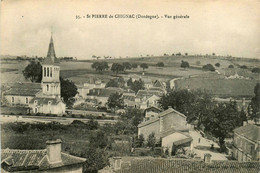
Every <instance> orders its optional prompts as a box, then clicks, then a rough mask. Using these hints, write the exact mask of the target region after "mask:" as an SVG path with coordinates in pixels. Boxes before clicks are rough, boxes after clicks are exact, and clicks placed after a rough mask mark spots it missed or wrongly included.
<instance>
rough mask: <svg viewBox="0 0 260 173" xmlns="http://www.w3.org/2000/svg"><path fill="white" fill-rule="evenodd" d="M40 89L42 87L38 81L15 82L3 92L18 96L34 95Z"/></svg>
mask: <svg viewBox="0 0 260 173" xmlns="http://www.w3.org/2000/svg"><path fill="white" fill-rule="evenodd" d="M41 90H42V89H41V84H40V83H15V84H14V85H12V86H11V87H10V89H9V90H8V91H6V92H5V93H4V94H5V95H18V96H35V95H36V94H37V93H38V92H40V91H41Z"/></svg>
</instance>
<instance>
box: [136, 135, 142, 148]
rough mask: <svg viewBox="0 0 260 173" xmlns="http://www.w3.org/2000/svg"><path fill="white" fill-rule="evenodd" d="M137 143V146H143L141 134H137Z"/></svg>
mask: <svg viewBox="0 0 260 173" xmlns="http://www.w3.org/2000/svg"><path fill="white" fill-rule="evenodd" d="M137 145H138V147H143V146H144V135H143V134H141V135H139V136H138V139H137Z"/></svg>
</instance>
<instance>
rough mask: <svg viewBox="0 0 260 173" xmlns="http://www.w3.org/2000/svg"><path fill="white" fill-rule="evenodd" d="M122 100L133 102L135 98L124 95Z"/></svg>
mask: <svg viewBox="0 0 260 173" xmlns="http://www.w3.org/2000/svg"><path fill="white" fill-rule="evenodd" d="M123 98H124V99H125V100H129V101H135V96H130V95H124V96H123Z"/></svg>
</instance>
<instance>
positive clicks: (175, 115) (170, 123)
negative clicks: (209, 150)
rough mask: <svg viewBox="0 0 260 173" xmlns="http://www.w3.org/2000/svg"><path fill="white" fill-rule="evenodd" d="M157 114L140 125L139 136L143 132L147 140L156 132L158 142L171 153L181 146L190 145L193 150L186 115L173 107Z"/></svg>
mask: <svg viewBox="0 0 260 173" xmlns="http://www.w3.org/2000/svg"><path fill="white" fill-rule="evenodd" d="M155 115H156V116H154V117H152V118H151V117H149V118H146V119H145V120H144V121H143V122H142V123H140V124H139V125H138V136H139V135H141V134H142V135H143V136H144V138H145V140H146V139H147V138H148V136H149V135H150V134H152V133H154V134H155V138H156V141H157V143H161V147H163V149H164V150H165V149H168V151H169V153H172V152H174V151H176V150H177V149H178V148H179V147H189V149H190V150H192V138H191V136H190V135H189V128H188V126H187V122H186V116H185V115H183V114H181V113H180V112H178V111H176V110H174V109H172V108H171V107H169V108H168V109H167V110H165V111H163V112H160V113H158V114H155Z"/></svg>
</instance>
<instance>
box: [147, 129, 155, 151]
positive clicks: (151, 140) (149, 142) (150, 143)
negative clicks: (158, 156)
mask: <svg viewBox="0 0 260 173" xmlns="http://www.w3.org/2000/svg"><path fill="white" fill-rule="evenodd" d="M155 144H156V138H155V134H154V132H153V133H151V134H150V135H149V136H148V138H147V146H148V147H151V148H152V150H153V149H154V147H155Z"/></svg>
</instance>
